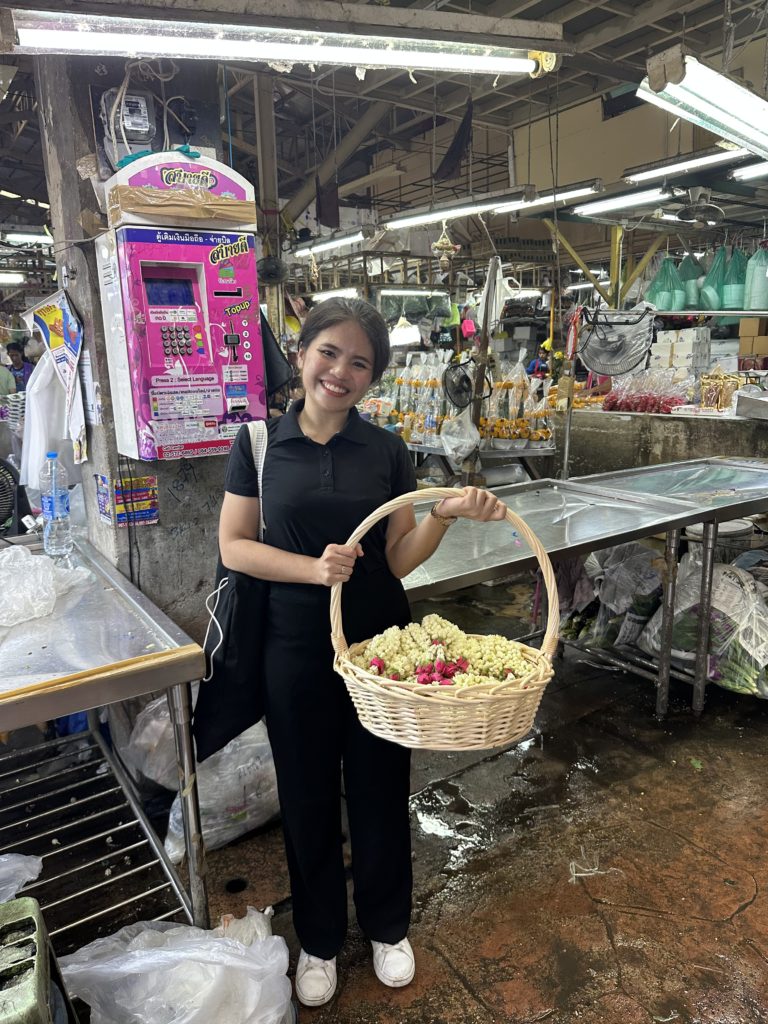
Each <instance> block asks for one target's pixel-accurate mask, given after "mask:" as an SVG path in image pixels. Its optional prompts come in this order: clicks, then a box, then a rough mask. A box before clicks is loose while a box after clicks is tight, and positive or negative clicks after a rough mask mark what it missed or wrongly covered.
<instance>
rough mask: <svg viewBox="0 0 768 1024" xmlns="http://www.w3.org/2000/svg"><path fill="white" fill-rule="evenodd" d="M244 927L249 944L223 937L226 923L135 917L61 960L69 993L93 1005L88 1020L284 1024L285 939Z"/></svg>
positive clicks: (107, 1023) (287, 997) (287, 1014)
mask: <svg viewBox="0 0 768 1024" xmlns="http://www.w3.org/2000/svg"><path fill="white" fill-rule="evenodd" d="M248 914H249V915H252V914H258V911H254V910H253V909H252V908H250V907H249V908H248ZM259 916H264V915H259ZM245 931H246V932H248V931H251V932H252V934H251V935H250V936H249V935H247V934H246V935H245V938H246V939H247V938H249V937H250V938H251V942H250V943H249V944H244V943H243V942H242V941H238V939H237V938H231V937H225V936H227V935H228V934H229V930H228V929H224V930H223V931H222V930H220V929H215V930H214V931H212V932H211V931H204V930H203V929H202V928H194V927H192V926H191V925H179V924H172V923H170V922H167V921H139V922H137V923H136V924H129V925H126V926H125V927H124V928H121V929H120V930H119V931H118V932H116V933H115V934H114V935H109V936H106V937H104V938H99V939H95V940H94V941H93V942H91V943H89V944H88V945H87V946H83V948H82V949H79V950H78V951H77V952H76V953H72V954H71V955H70V956H65V957H62V958H60V960H59V965H60V967H61V970H62V973H63V975H64V980H65V981H66V983H67V988H68V990H69V992H70V995H73V996H76V997H77V998H78V999H82V1000H83V1001H84V1002H86V1003H88V1004H89V1006H90V1007H91V1024H212V1022H214V1021H221V1022H226V1024H286V1022H287V1021H290V1020H291V1019H292V1015H291V1009H290V1002H291V983H290V981H289V980H288V978H287V977H286V972H287V970H288V947H287V946H286V943H285V939H283V938H282V937H281V936H277V935H271V934H269V935H268V936H266V937H263V938H261V937H259V934H258V929H248V928H246V929H245ZM217 933H218V934H217Z"/></svg>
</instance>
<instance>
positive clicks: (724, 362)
mask: <svg viewBox="0 0 768 1024" xmlns="http://www.w3.org/2000/svg"><path fill="white" fill-rule="evenodd" d="M718 367H719V368H720V369H721V370H722V371H723V373H736V372H737V371H738V369H739V357H738V356H726V357H725V358H724V359H713V360H712V363H711V365H710V367H709V368H710V370H714V369H716V368H718Z"/></svg>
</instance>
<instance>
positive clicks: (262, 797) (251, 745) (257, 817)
mask: <svg viewBox="0 0 768 1024" xmlns="http://www.w3.org/2000/svg"><path fill="white" fill-rule="evenodd" d="M197 787H198V793H199V797H200V817H201V820H202V824H203V842H204V844H205V847H206V849H208V850H215V849H218V847H220V846H226V845H227V843H231V842H232V841H233V840H234V839H237V838H238V837H239V836H242V835H244V834H245V833H246V832H250V831H251V829H254V828H258V826H259V825H264V824H265V823H266V822H268V821H270V820H271V819H272V818H274V817H276V816H277V814H279V812H280V804H279V801H278V798H277V779H276V778H275V765H274V762H273V760H272V748H271V747H270V745H269V740H268V739H267V727H266V725H265V724H264V722H258V723H257V724H256V725H254V726H252V727H251V728H250V729H246V731H245V732H243V733H241V734H240V735H239V736H236V737H235V738H234V739H233V740H231V741H230V742H229V743H228V744H227V745H226V747H223V748H222V749H221V750H219V751H218V752H217V753H215V754H212V755H211V756H210V757H209V758H207V759H206V760H205V761H204V762H203V763H202V764H200V765H198V767H197ZM165 849H166V851H167V852H168V856H169V857H170V858H171V860H172V861H173V863H174V864H178V863H180V862H181V860H182V858H183V857H184V850H185V846H184V823H183V819H182V816H181V800H180V799H179V797H178V796H177V797H176V799H175V800H174V801H173V805H172V807H171V813H170V817H169V819H168V834H167V835H166V837H165Z"/></svg>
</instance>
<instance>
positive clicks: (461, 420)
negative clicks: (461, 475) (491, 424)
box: [440, 406, 480, 462]
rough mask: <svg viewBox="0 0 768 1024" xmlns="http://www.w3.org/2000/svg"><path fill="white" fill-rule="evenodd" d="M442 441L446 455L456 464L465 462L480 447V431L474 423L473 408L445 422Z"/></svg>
mask: <svg viewBox="0 0 768 1024" xmlns="http://www.w3.org/2000/svg"><path fill="white" fill-rule="evenodd" d="M440 441H441V442H442V445H443V448H444V449H445V454H446V455H447V456H448V458H449V459H452V460H453V461H454V462H463V461H464V459H468V458H469V456H470V455H471V454H472V452H474V451H475V450H476V449H477V448H478V447H479V445H480V431H479V430H478V429H477V427H476V426H475V424H474V423H473V422H472V416H471V406H467V408H466V409H464V410H462V411H461V412H460V413H459V414H458V416H452V417H450V418H449V419H446V420H445V421H444V423H443V427H442V430H441V431H440Z"/></svg>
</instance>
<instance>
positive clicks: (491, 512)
mask: <svg viewBox="0 0 768 1024" xmlns="http://www.w3.org/2000/svg"><path fill="white" fill-rule="evenodd" d="M435 511H436V512H437V513H438V515H441V516H446V517H450V516H461V517H462V518H463V519H476V520H478V521H479V522H481V523H487V522H491V521H492V520H501V519H503V518H504V517H505V515H506V511H507V506H506V505H505V504H504V502H503V501H499V499H498V498H497V497H496V495H495V494H491V492H490V491H485V490H482V489H481V488H479V487H464V488H463V489H462V490H461V491H457V493H456V497H455V498H443V499H442V500H441V501H439V502H438V503H437V508H436V509H435Z"/></svg>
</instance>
